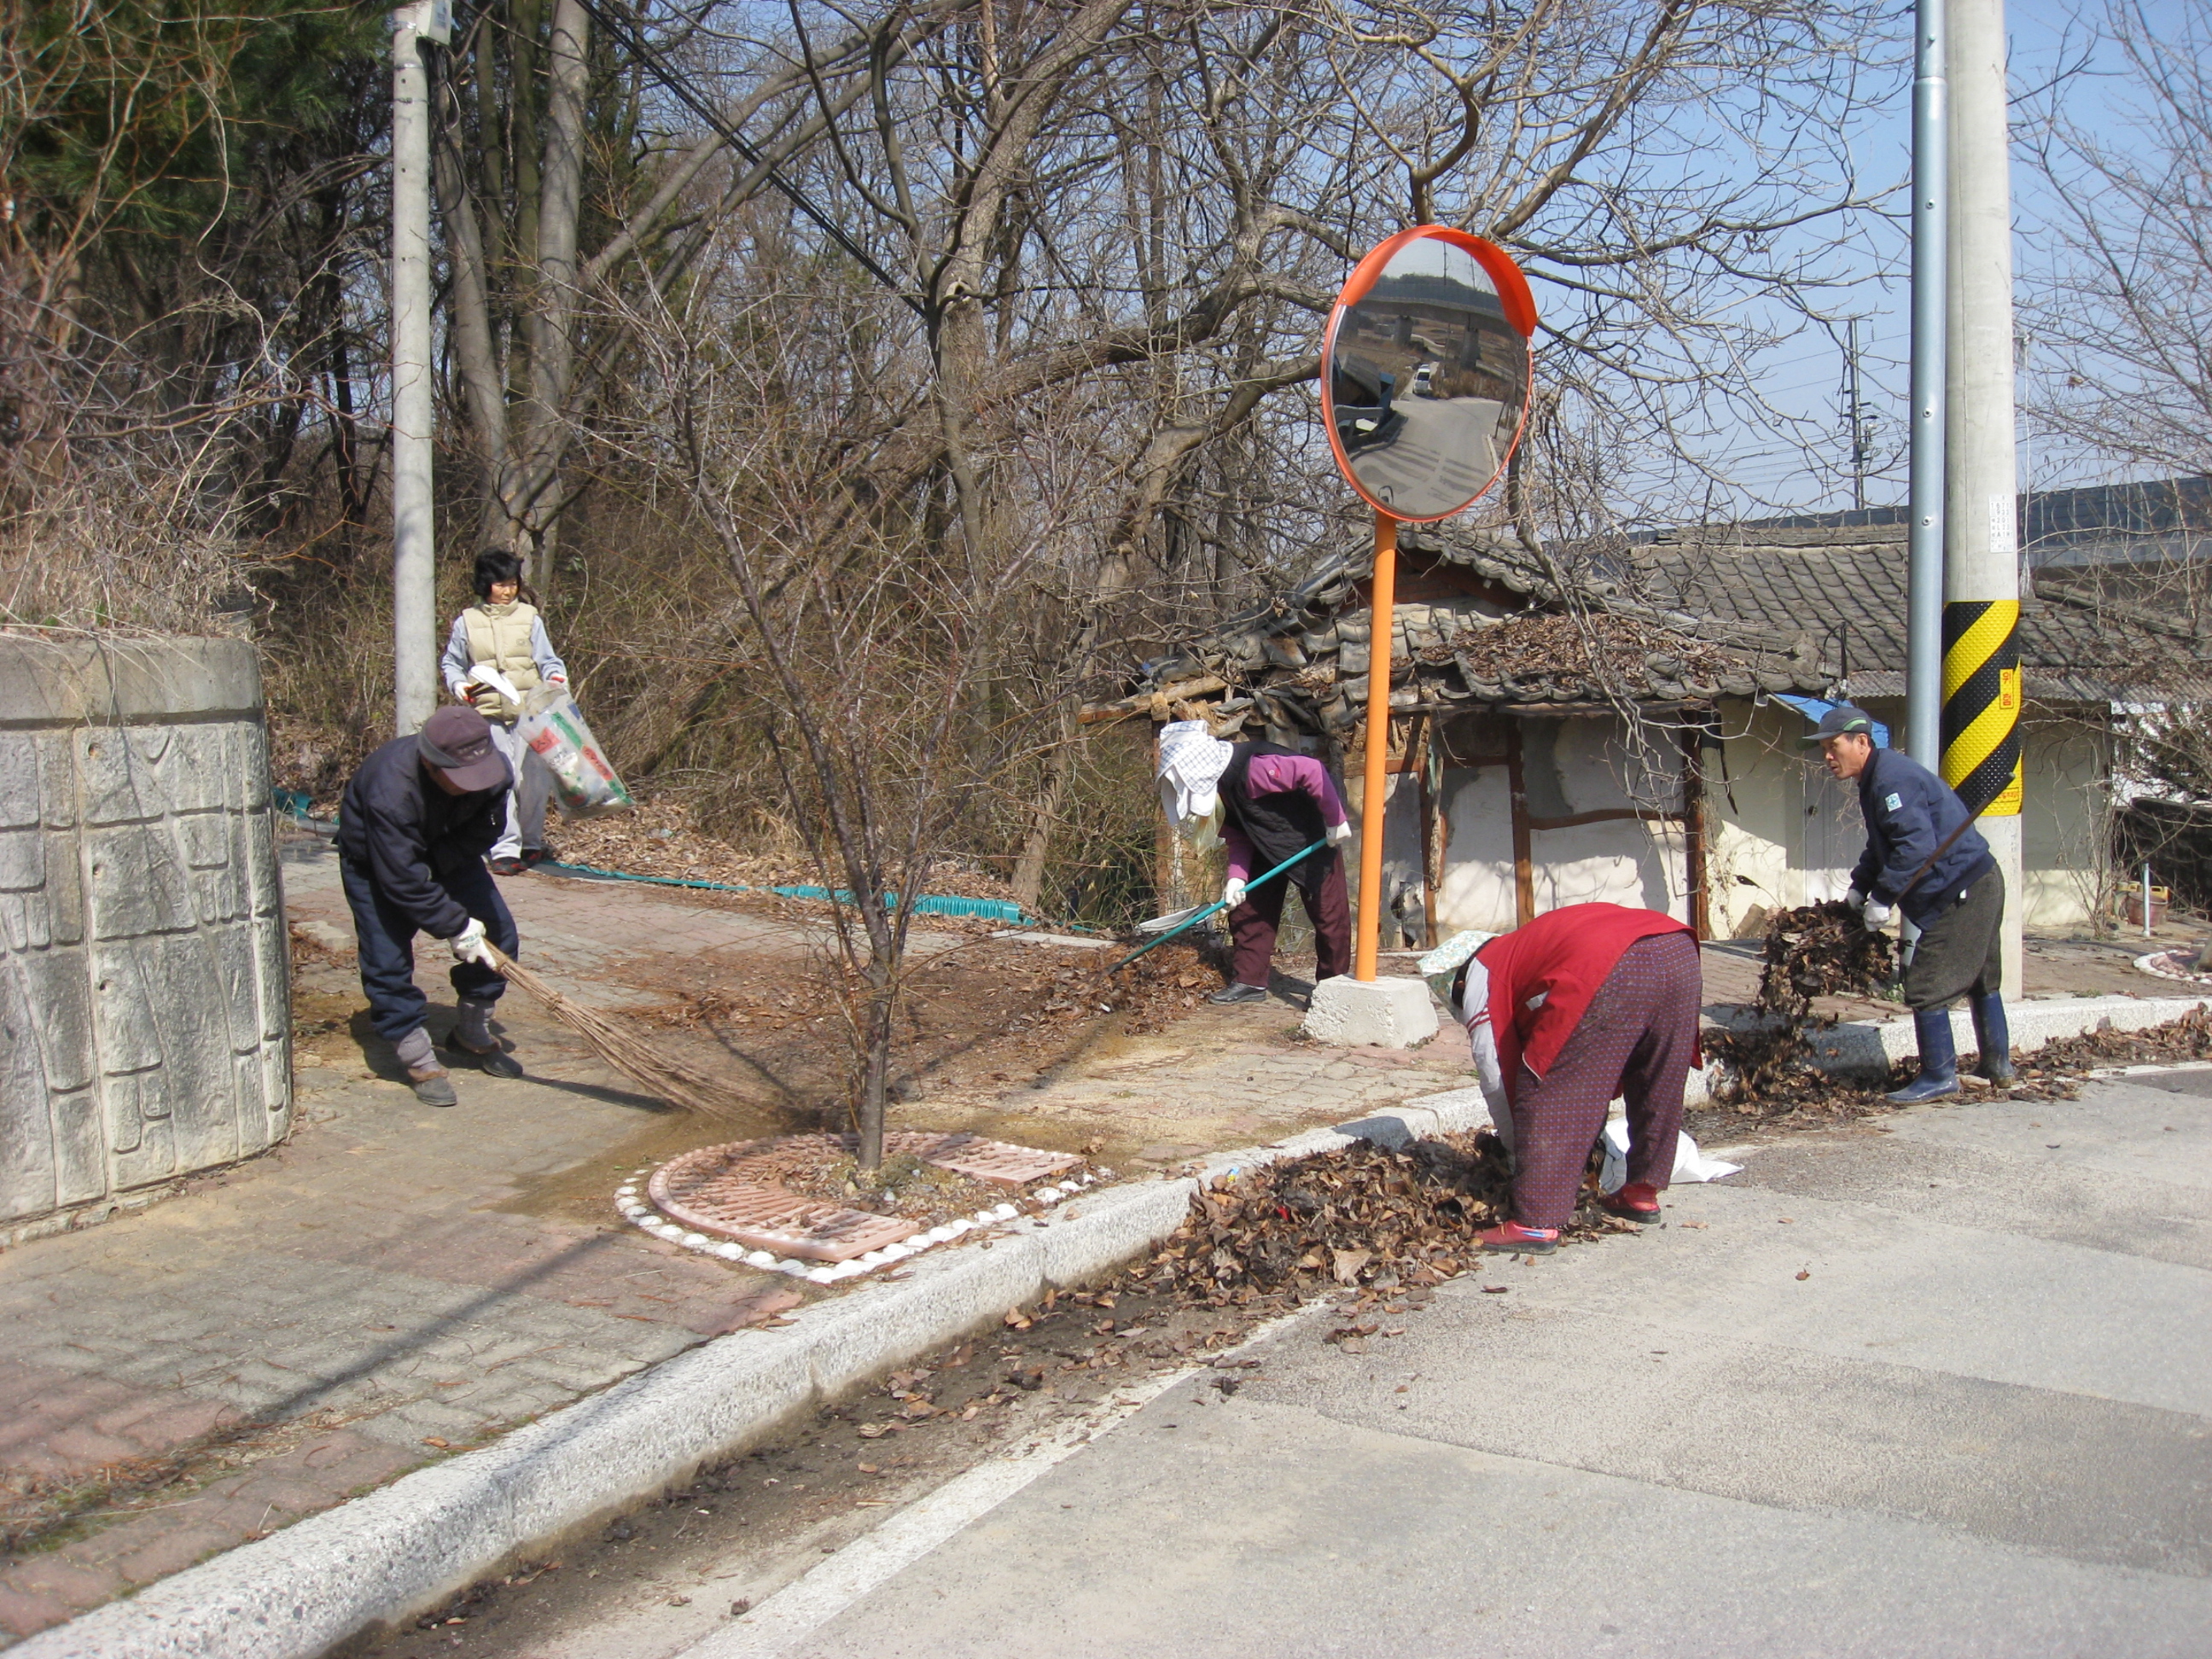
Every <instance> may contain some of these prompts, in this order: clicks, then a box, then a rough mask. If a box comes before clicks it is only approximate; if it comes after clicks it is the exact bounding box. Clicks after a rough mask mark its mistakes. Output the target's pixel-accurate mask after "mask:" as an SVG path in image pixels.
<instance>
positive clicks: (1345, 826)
mask: <svg viewBox="0 0 2212 1659" xmlns="http://www.w3.org/2000/svg"><path fill="white" fill-rule="evenodd" d="M1328 838H1329V841H1330V843H1331V844H1332V845H1334V846H1337V847H1341V846H1343V845H1344V843H1345V842H1348V841H1350V840H1351V839H1352V820H1351V819H1349V818H1346V820H1345V821H1344V822H1343V823H1332V824H1331V825H1329V827H1328Z"/></svg>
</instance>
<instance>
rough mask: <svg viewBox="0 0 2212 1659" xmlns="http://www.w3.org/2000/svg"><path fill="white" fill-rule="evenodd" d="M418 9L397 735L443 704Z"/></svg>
mask: <svg viewBox="0 0 2212 1659" xmlns="http://www.w3.org/2000/svg"><path fill="white" fill-rule="evenodd" d="M419 10H420V8H418V7H415V6H407V7H403V8H401V9H399V10H398V11H395V12H393V13H392V704H393V708H392V713H393V724H394V727H395V729H396V730H397V731H398V733H399V734H400V735H401V736H404V735H405V734H406V733H408V732H412V731H415V730H416V729H417V728H418V727H420V726H422V722H423V721H425V720H428V719H429V718H430V711H431V710H432V709H434V708H436V707H437V704H438V654H437V630H438V617H437V591H436V582H437V566H436V550H435V530H436V526H435V523H434V521H433V519H432V506H431V494H430V483H431V474H430V467H431V454H430V439H431V428H432V422H433V421H434V420H435V410H434V407H433V404H432V402H431V389H432V388H431V380H430V82H429V76H428V73H427V71H426V70H424V68H423V64H422V40H423V39H424V33H423V31H422V27H421V26H420V20H419V18H418V11H419Z"/></svg>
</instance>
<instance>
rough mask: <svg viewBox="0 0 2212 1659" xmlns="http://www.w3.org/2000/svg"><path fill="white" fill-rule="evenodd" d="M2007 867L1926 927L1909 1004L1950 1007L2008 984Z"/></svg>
mask: <svg viewBox="0 0 2212 1659" xmlns="http://www.w3.org/2000/svg"><path fill="white" fill-rule="evenodd" d="M2004 907H2005V886H2004V872H2002V871H1999V870H1992V871H1990V872H1989V873H1988V874H1987V875H1985V876H1982V877H1980V878H1978V879H1977V880H1976V881H1975V883H1974V884H1973V885H1972V887H1969V888H1968V889H1967V890H1966V896H1965V897H1964V898H1962V899H1960V901H1959V902H1957V903H1956V904H1954V905H1953V906H1952V907H1951V908H1949V909H1948V910H1946V911H1944V912H1943V913H1942V915H1938V916H1936V918H1934V919H1933V920H1932V921H1929V924H1928V925H1927V926H1926V927H1923V928H1922V929H1921V930H1920V943H1919V944H1917V945H1914V946H1913V947H1912V965H1911V967H1909V968H1907V969H1905V1006H1906V1007H1908V1008H1910V1009H1911V1010H1912V1012H1914V1013H1916V1014H1918V1013H1925V1012H1929V1010H1931V1009H1936V1008H1948V1007H1949V1006H1951V1005H1952V1004H1953V1003H1954V1002H1956V1001H1958V1000H1959V999H1960V997H1962V996H1966V995H1967V994H1972V995H1975V996H1994V995H1996V993H1997V992H1998V991H2000V990H2002V988H2003V985H2004V946H2003V943H2002V941H2003V927H2002V922H2003V921H2004Z"/></svg>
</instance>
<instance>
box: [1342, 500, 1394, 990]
mask: <svg viewBox="0 0 2212 1659" xmlns="http://www.w3.org/2000/svg"><path fill="white" fill-rule="evenodd" d="M1397 586H1398V521H1397V520H1395V519H1394V518H1392V517H1391V516H1390V515H1389V513H1385V512H1383V511H1382V510H1381V509H1379V508H1378V509H1376V514H1375V590H1374V603H1373V605H1372V606H1371V607H1370V611H1369V616H1370V621H1369V623H1368V624H1367V771H1366V775H1365V777H1364V779H1363V781H1362V782H1361V784H1360V790H1359V916H1358V924H1357V926H1356V927H1354V929H1353V932H1352V939H1353V946H1352V978H1354V979H1356V980H1358V981H1362V982H1363V983H1371V982H1372V981H1373V980H1374V978H1375V958H1376V953H1377V952H1378V951H1380V950H1381V948H1382V938H1383V791H1384V789H1385V788H1386V787H1388V785H1387V783H1386V781H1385V779H1386V777H1387V774H1386V772H1385V771H1384V768H1385V767H1386V766H1387V765H1388V763H1389V758H1390V653H1391V635H1392V634H1393V633H1394V632H1395V623H1393V622H1392V620H1391V612H1392V610H1393V608H1394V604H1395V599H1396V593H1397Z"/></svg>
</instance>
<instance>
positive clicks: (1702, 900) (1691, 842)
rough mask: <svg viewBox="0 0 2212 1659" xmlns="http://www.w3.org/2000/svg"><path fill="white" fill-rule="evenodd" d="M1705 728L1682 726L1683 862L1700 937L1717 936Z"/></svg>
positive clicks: (1694, 925)
mask: <svg viewBox="0 0 2212 1659" xmlns="http://www.w3.org/2000/svg"><path fill="white" fill-rule="evenodd" d="M1704 735H1705V734H1704V732H1702V731H1701V730H1700V729H1699V727H1697V726H1684V727H1683V728H1682V863H1683V866H1684V873H1685V877H1686V880H1687V881H1688V884H1689V889H1690V926H1691V927H1692V928H1694V929H1696V931H1697V935H1698V937H1699V939H1711V937H1712V936H1713V910H1712V888H1711V883H1710V882H1709V881H1708V879H1707V878H1706V875H1705V750H1704V749H1703V748H1702V747H1701V746H1700V739H1701V738H1703V737H1704Z"/></svg>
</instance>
